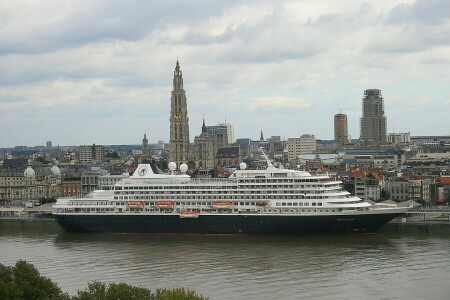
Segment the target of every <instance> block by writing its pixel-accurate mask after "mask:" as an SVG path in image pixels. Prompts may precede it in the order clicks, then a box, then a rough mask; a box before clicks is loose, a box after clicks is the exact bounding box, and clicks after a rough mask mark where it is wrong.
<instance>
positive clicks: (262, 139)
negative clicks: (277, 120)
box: [259, 130, 264, 142]
mask: <svg viewBox="0 0 450 300" xmlns="http://www.w3.org/2000/svg"><path fill="white" fill-rule="evenodd" d="M259 140H260V141H261V142H263V141H264V135H263V132H262V130H261V137H260V138H259Z"/></svg>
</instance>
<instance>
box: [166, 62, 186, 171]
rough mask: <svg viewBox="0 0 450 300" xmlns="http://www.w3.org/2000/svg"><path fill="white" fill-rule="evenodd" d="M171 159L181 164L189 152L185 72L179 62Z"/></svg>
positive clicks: (173, 99) (172, 110)
mask: <svg viewBox="0 0 450 300" xmlns="http://www.w3.org/2000/svg"><path fill="white" fill-rule="evenodd" d="M169 147H170V149H169V160H170V161H173V162H176V163H177V165H178V166H179V165H180V164H181V163H186V162H187V160H188V153H189V118H188V115H187V101H186V92H185V91H184V89H183V73H182V71H181V68H180V63H179V62H178V59H177V63H176V66H175V70H174V72H173V90H172V97H171V103H170V142H169Z"/></svg>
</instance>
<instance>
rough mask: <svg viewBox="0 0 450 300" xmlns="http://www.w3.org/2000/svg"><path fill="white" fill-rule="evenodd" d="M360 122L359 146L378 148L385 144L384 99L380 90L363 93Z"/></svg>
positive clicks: (385, 120) (385, 119)
mask: <svg viewBox="0 0 450 300" xmlns="http://www.w3.org/2000/svg"><path fill="white" fill-rule="evenodd" d="M360 122H361V136H360V142H361V144H363V145H372V146H378V145H381V144H385V143H386V139H387V132H386V126H387V125H386V123H387V118H386V116H385V115H384V99H383V96H382V95H381V90H378V89H368V90H365V91H364V97H363V98H362V118H361V121H360Z"/></svg>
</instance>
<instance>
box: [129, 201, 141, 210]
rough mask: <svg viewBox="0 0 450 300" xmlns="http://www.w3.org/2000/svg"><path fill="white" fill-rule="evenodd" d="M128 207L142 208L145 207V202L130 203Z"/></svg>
mask: <svg viewBox="0 0 450 300" xmlns="http://www.w3.org/2000/svg"><path fill="white" fill-rule="evenodd" d="M127 206H128V207H137V208H142V207H144V202H142V201H128V202H127Z"/></svg>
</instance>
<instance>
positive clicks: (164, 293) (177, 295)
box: [153, 288, 208, 300]
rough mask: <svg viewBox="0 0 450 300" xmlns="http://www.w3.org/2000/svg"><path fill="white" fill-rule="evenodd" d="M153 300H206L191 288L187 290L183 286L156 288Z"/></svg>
mask: <svg viewBox="0 0 450 300" xmlns="http://www.w3.org/2000/svg"><path fill="white" fill-rule="evenodd" d="M153 299H155V300H173V299H177V300H206V299H208V298H205V297H203V296H201V295H197V293H196V292H194V291H192V290H187V289H184V288H174V289H171V290H167V289H158V290H156V294H155V295H154V298H153Z"/></svg>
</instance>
